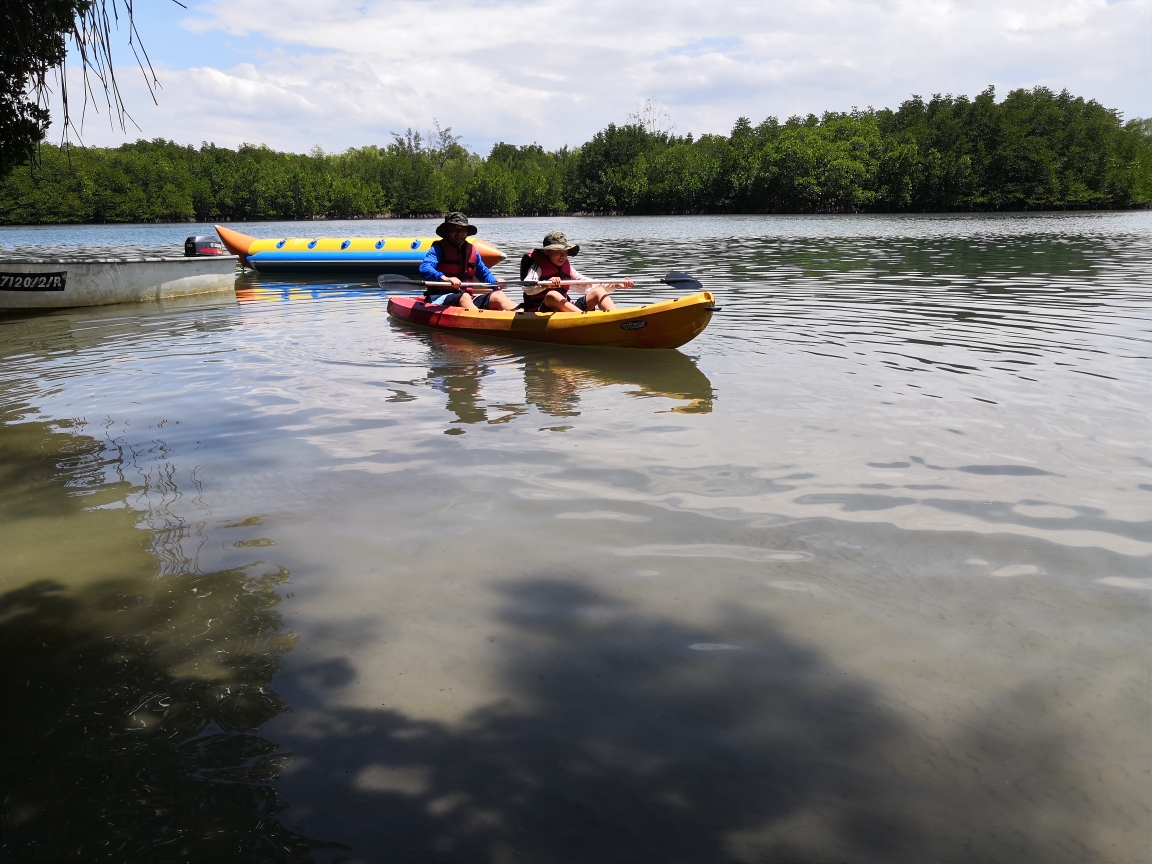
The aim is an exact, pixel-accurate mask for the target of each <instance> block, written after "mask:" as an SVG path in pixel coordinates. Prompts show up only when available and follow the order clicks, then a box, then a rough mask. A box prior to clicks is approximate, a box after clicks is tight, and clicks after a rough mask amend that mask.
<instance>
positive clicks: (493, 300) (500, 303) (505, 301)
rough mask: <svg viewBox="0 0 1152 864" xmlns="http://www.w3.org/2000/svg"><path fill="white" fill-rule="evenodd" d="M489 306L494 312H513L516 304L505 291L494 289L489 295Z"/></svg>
mask: <svg viewBox="0 0 1152 864" xmlns="http://www.w3.org/2000/svg"><path fill="white" fill-rule="evenodd" d="M488 308H489V309H491V310H492V311H494V312H511V311H512V310H513V309H515V308H516V304H515V303H513V302H512V301H511V299H509V297H508V295H507V294H505V293H504V292H503V291H493V292H492V293H491V294H489V295H488Z"/></svg>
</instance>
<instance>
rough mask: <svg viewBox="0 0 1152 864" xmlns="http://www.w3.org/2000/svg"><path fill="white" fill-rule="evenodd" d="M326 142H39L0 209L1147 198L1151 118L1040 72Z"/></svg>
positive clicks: (1029, 203)
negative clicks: (713, 131)
mask: <svg viewBox="0 0 1152 864" xmlns="http://www.w3.org/2000/svg"><path fill="white" fill-rule="evenodd" d="M437 131H438V134H437V135H435V136H432V137H431V138H430V139H424V138H422V137H421V136H420V135H419V134H415V133H412V132H411V131H409V133H408V134H407V135H403V136H399V135H398V136H394V140H393V142H392V143H391V144H389V145H388V146H386V147H376V146H369V147H361V148H354V149H351V150H348V151H346V152H344V153H340V154H325V153H323V152H320V151H315V152H313V153H311V154H309V155H299V154H293V153H279V152H275V151H273V150H269V149H268V148H266V147H263V146H261V147H255V146H250V145H244V146H242V147H240V148H239V149H238V150H229V149H227V148H222V147H216V146H215V145H211V144H205V145H203V146H201V147H200V148H199V149H197V148H194V147H182V146H179V145H177V144H174V143H171V142H167V141H162V140H157V141H152V142H147V141H139V142H137V143H135V144H126V145H124V146H122V147H118V148H116V149H98V148H83V149H82V148H73V149H72V150H71V152H70V159H69V154H68V153H66V152H64V151H62V150H61V149H59V148H56V147H51V146H48V145H44V146H43V148H42V156H41V160H40V162H39V164H35V165H29V166H26V167H23V168H21V169H19V170H17V171H16V172H14V173H13V174H12V175H11V176H10V177H9V178H7V180H5V181H4V182H3V183H0V223H7V224H17V223H46V222H125V221H153V220H155V221H168V220H193V219H194V220H197V221H214V220H215V221H220V220H228V221H237V220H257V219H309V218H313V217H326V218H355V217H364V216H377V215H383V214H391V215H396V216H408V215H415V214H430V213H442V212H444V211H446V210H450V209H456V208H460V209H464V210H466V211H468V212H470V213H473V214H476V215H493V214H545V213H563V212H615V213H749V212H773V213H839V212H860V211H870V212H926V211H949V210H1041V209H1075V208H1124V207H1139V206H1147V205H1148V204H1149V203H1152V121H1149V120H1132V121H1129V122H1128V123H1127V124H1123V123H1122V122H1121V120H1120V118H1119V116H1118V114H1117V113H1116V112H1114V111H1110V110H1108V109H1107V108H1104V107H1103V106H1102V105H1100V104H1099V103H1097V102H1095V101H1085V100H1084V99H1081V98H1077V97H1073V96H1071V95H1070V94H1068V93H1067V92H1063V93H1059V94H1057V93H1053V92H1052V91H1050V90H1047V89H1045V88H1043V87H1038V88H1036V89H1034V90H1015V91H1013V92H1012V93H1009V94H1008V96H1007V98H1005V99H1004V100H1003V101H1002V102H999V103H998V102H996V99H995V94H994V92H993V90H992V88H989V89H988V90H986V91H984V92H983V93H981V94H980V95H979V96H977V97H976V98H975V99H968V98H967V97H963V96H961V97H955V98H954V97H951V96H936V97H933V98H932V99H931V100H930V101H927V102H925V101H924V100H923V99H921V98H920V97H913V98H912V99H909V100H908V101H906V102H905V103H904V104H902V105H901V106H900V107H899V109H897V110H895V111H892V110H889V109H883V110H879V111H875V110H867V111H853V112H851V113H846V114H838V113H832V112H829V113H826V114H824V115H823V116H822V117H816V116H815V115H809V116H808V117H806V118H803V117H793V118H791V119H789V120H788V121H786V122H784V123H780V122H778V121H777V120H776V118H769V119H767V120H765V121H764V122H763V123H760V124H759V125H758V126H753V125H752V124H751V122H749V121H748V120H747V119H745V118H741V119H740V120H739V121H738V122H737V123H736V125H735V127H734V128H733V129H732V133H731V134H730V135H728V136H724V135H704V136H702V137H700V138H693V136H692V135H687V136H675V135H670V134H667V133H662V132H656V133H653V132H650V131H647V130H646V129H645V128H643V127H642V126H641V125H639V124H626V125H623V126H616V125H614V124H611V125H609V126H608V128H607V129H604V130H602V131H600V132H598V133H597V134H596V135H595V136H593V138H592V140H591V141H589V142H587V143H586V144H584V145H583V146H582V147H580V148H578V149H575V150H568V149H567V148H564V149H562V150H559V151H557V152H552V153H549V152H546V151H545V150H544V149H543V148H541V147H539V146H536V145H530V146H522V147H516V146H512V145H509V144H504V143H500V144H497V145H496V146H495V147H493V148H492V152H491V153H490V154H489V155H488V157H487V158H486V159H484V158H481V157H479V156H477V155H474V154H470V153H468V152H467V151H466V150H465V149H464V148H463V147H461V146H460V144H459V142H458V139H457V138H456V137H455V136H453V135H451V134H450V130H443V131H441V130H439V129H438V130H437Z"/></svg>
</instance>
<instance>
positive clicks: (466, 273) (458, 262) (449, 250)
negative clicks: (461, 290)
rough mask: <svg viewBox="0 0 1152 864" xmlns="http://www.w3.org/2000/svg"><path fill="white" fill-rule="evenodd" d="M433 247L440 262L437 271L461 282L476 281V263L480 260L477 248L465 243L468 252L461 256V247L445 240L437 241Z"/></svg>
mask: <svg viewBox="0 0 1152 864" xmlns="http://www.w3.org/2000/svg"><path fill="white" fill-rule="evenodd" d="M432 247H433V248H434V249H435V250H436V258H437V260H438V261H439V263H438V264H437V265H436V269H437V270H439V271H440V272H441V273H443V274H444V275H445V276H455V277H456V278H457V279H459V280H460V281H461V282H475V281H476V261H477V260H478V256H477V255H476V247H475V246H473V245H472V244H471V243H468V242H467V241H465V243H464V249H465V250H467V251H465V252H464V253H463V254H461V251H460V247H458V246H454V245H452V244H451V243H448V242H445V241H444V240H437V241H436V242H434V243H433V244H432ZM465 256H467V257H465ZM433 290H435V289H433Z"/></svg>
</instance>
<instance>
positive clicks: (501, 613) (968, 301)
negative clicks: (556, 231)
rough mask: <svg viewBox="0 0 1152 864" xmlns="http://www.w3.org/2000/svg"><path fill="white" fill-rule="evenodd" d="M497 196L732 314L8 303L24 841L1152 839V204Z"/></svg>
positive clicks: (543, 224)
mask: <svg viewBox="0 0 1152 864" xmlns="http://www.w3.org/2000/svg"><path fill="white" fill-rule="evenodd" d="M478 222H479V224H480V226H481V229H482V232H483V235H482V236H484V237H485V238H487V239H489V240H491V241H493V242H495V243H496V244H497V245H499V246H501V247H502V248H504V249H505V250H506V251H508V252H509V253H511V257H512V258H513V259H515V257H516V253H518V252H519V250H521V249H522V248H524V247H526V246H528V245H531V244H532V243H533V242H535V241H537V240H538V239H539V238H540V237H542V236H543V234H544V233H545V231H547V230H549V229H551V228H554V227H558V228H561V229H562V230H564V231H565V232H566V233H567V234H568V236H569V237H570V238H572V239H573V240H574V241H575V242H579V243H580V244H581V245H582V247H583V248H582V250H581V254H580V257H579V258H578V263H579V266H580V267H581V269H582V270H584V272H587V273H589V274H591V275H604V276H607V275H614V274H621V273H628V274H655V275H659V274H662V273H664V272H666V271H668V270H673V269H676V270H685V271H687V272H690V273H693V274H695V275H697V276H698V277H699V278H701V279H702V280H703V281H704V282H705V283H706V285H707V287H708V288H709V289H710V290H713V291H714V292H715V293H716V294H717V296H718V298H719V302H720V303H721V305H722V306H723V311H722V312H720V313H718V314H717V315H716V316H715V317H714V318H713V320H712V323H711V324H710V325H709V327H708V329H707V330H706V331H705V332H704V334H703V335H702V336H701V337H699V338H698V339H697V340H695V341H694V342H692V343H690V344H689V345H687V346H685V347H684V348H682V349H680V350H678V351H673V352H639V351H621V350H596V349H591V350H589V349H560V348H551V347H547V346H533V345H527V344H516V343H513V342H501V341H496V340H492V341H478V340H470V339H466V338H461V337H451V336H447V335H444V334H441V333H437V332H432V331H426V330H420V329H415V328H410V327H406V326H403V325H400V324H397V323H395V322H392V321H390V320H389V319H388V317H387V315H386V313H385V309H384V305H385V304H384V300H383V295H382V294H381V292H380V291H378V290H376V289H375V288H372V287H370V286H365V285H357V284H355V283H349V282H346V281H341V282H325V281H316V280H313V281H307V282H289V281H285V280H284V279H282V278H275V279H273V278H268V277H259V276H253V275H248V276H246V277H244V278H243V279H242V280H241V282H240V285H239V288H238V291H237V293H236V296H232V295H230V294H228V295H217V296H213V297H207V298H193V299H188V300H184V301H180V302H171V303H164V304H160V305H157V304H151V305H141V306H119V307H107V308H101V309H81V310H72V311H66V312H56V313H51V314H45V315H23V316H14V317H12V316H10V317H7V318H3V319H0V363H2V367H0V368H2V369H3V375H2V376H0V477H2V478H3V481H2V484H0V514H2V517H0V549H3V555H2V556H0V670H2V673H3V674H2V681H3V688H4V702H5V705H6V706H7V708H6V709H5V711H4V712H3V714H2V717H3V719H2V720H0V731H2V734H3V740H4V743H5V745H6V747H7V751H8V756H7V757H6V758H5V760H3V761H4V766H3V768H0V775H2V776H3V778H4V786H5V798H4V805H3V806H4V812H3V820H4V825H5V830H4V832H3V839H0V849H2V850H5V853H6V857H7V858H8V860H55V861H60V860H72V859H76V860H105V859H107V860H118V861H149V862H159V861H169V860H171V861H193V860H197V861H199V860H205V861H207V860H215V861H219V860H245V861H308V860H315V861H355V862H376V861H389V862H395V861H400V862H405V861H408V862H426V861H443V862H475V861H492V862H505V861H513V860H518V861H531V862H585V861H592V860H597V861H621V862H633V861H634V862H649V861H661V862H721V861H733V862H736V861H739V862H758V861H788V862H812V861H828V862H839V861H852V862H877V864H880V862H905V861H906V862H923V861H942V860H964V861H997V862H1038V861H1045V862H1048V861H1101V862H1105V861H1106V862H1146V861H1150V860H1152V851H1150V850H1152V819H1150V813H1149V809H1150V806H1152V775H1150V770H1152V698H1150V697H1152V689H1150V679H1149V671H1148V670H1149V660H1150V659H1152V658H1150V656H1149V655H1150V653H1152V652H1150V645H1149V639H1148V624H1149V605H1150V600H1152V566H1150V565H1152V447H1150V444H1149V442H1152V399H1150V398H1149V393H1150V392H1152V386H1150V385H1152V364H1150V363H1149V355H1150V353H1152V271H1150V266H1149V262H1150V261H1152V214H1150V213H1147V212H1141V213H1121V214H1116V213H1102V214H1081V215H1077V214H1037V215H1005V216H935V217H932V216H924V217H904V216H901V217H885V216H866V217H865V216H861V217H853V216H845V217H768V216H745V217H676V218H580V219H576V218H572V219H550V220H541V219H505V220H478ZM434 224H435V223H434V221H430V220H422V221H421V220H415V221H400V220H395V221H386V222H353V223H296V224H264V225H255V226H236V227H238V228H240V229H241V230H246V231H247V232H248V233H251V234H254V235H258V236H298V235H302V234H305V233H306V234H311V235H328V236H341V235H349V236H368V235H376V234H380V235H407V234H413V235H427V234H428V233H430V231H431V227H432V226H433V225H434ZM207 230H209V228H208V227H207V226H188V225H148V226H90V227H84V228H27V229H2V230H0V254H2V255H7V256H9V257H11V256H13V255H28V254H38V253H43V252H45V251H46V250H53V251H55V252H56V253H60V252H65V253H66V252H68V251H69V249H71V250H72V251H74V252H75V251H79V250H82V249H85V248H91V249H101V250H104V249H121V248H125V247H129V248H131V249H132V250H135V251H142V252H150V253H154V252H156V251H162V250H167V251H169V252H171V251H172V250H173V249H176V248H179V244H181V243H182V241H183V238H184V237H185V236H187V235H188V234H192V233H206V232H207ZM514 263H515V262H514V260H513V261H512V262H511V263H508V264H505V265H502V266H501V268H499V271H498V272H503V273H504V274H505V275H509V276H510V275H513V267H514ZM670 296H673V293H672V291H671V289H668V288H661V289H659V290H654V289H651V288H644V289H640V288H637V289H634V290H633V291H631V292H628V293H627V294H625V293H624V292H621V293H620V294H618V295H617V299H618V301H619V302H621V303H640V302H645V301H647V300H651V299H655V298H664V297H670Z"/></svg>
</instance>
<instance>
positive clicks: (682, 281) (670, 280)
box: [660, 271, 704, 291]
mask: <svg viewBox="0 0 1152 864" xmlns="http://www.w3.org/2000/svg"><path fill="white" fill-rule="evenodd" d="M660 281H661V282H663V283H664V284H665V285H671V286H672V287H674V288H691V289H692V290H693V291H703V290H704V286H703V285H701V284H700V280H699V279H697V278H696V277H695V276H689V275H688V274H687V273H677V272H675V271H673V272H671V273H669V274H668V275H667V276H665V277H664V278H663V279H661V280H660Z"/></svg>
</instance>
